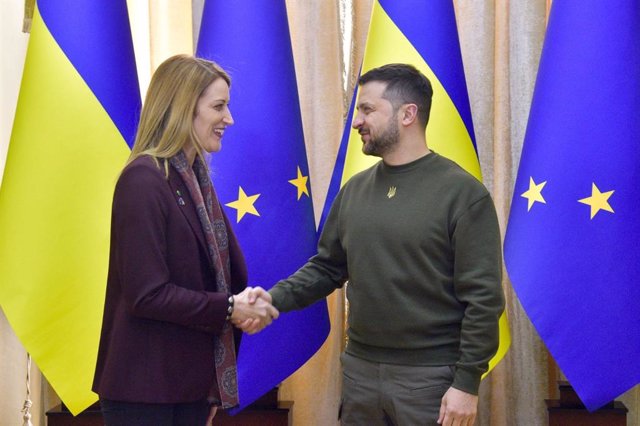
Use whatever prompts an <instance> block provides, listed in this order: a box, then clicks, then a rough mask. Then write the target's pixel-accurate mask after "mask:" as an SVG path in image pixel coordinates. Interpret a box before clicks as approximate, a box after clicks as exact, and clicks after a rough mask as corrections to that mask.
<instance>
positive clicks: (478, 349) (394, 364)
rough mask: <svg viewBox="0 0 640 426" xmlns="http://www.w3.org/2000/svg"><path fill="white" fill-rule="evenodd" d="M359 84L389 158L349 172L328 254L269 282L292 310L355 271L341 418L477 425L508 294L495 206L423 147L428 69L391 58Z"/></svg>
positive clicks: (368, 120)
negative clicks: (481, 385) (483, 386)
mask: <svg viewBox="0 0 640 426" xmlns="http://www.w3.org/2000/svg"><path fill="white" fill-rule="evenodd" d="M359 84H360V86H361V89H360V95H359V99H358V103H357V109H358V113H357V115H356V117H355V119H354V121H353V127H354V128H355V129H357V130H358V132H359V133H360V135H361V138H362V142H363V147H362V150H363V152H364V153H365V154H367V155H375V156H378V157H381V158H382V161H381V162H378V163H377V164H376V165H374V166H373V167H371V168H369V169H368V170H365V171H363V172H361V173H359V174H357V175H356V176H354V177H353V178H351V179H350V180H349V181H348V182H347V183H346V184H345V185H344V187H343V188H342V190H341V191H340V193H339V194H338V196H337V197H336V199H335V201H334V203H333V206H332V208H331V212H330V214H329V216H328V219H327V221H326V224H325V226H324V229H323V232H322V235H321V237H320V241H319V243H318V254H317V255H316V256H314V257H312V258H311V259H310V260H309V262H308V263H307V264H305V265H304V266H303V267H302V268H301V269H300V270H298V271H297V272H296V273H295V274H293V275H292V276H291V277H289V278H287V279H286V280H283V281H280V282H279V283H278V284H277V285H276V286H274V287H273V288H272V289H271V290H270V291H269V293H270V294H271V296H272V302H273V305H274V306H275V307H276V308H277V309H278V310H280V311H282V312H287V311H291V310H294V309H301V308H304V307H305V306H308V305H310V304H312V303H313V302H315V301H316V300H318V299H321V298H323V297H325V296H327V295H329V294H330V293H331V292H332V291H333V290H335V289H336V288H338V287H341V286H342V285H343V283H344V282H345V280H346V279H348V280H349V284H348V286H347V298H348V300H349V319H348V320H349V329H348V337H349V340H348V344H347V347H346V349H345V352H344V354H343V355H342V366H343V394H342V407H341V418H342V424H343V425H364V424H367V425H424V424H436V422H437V423H438V424H444V425H456V426H457V425H465V426H466V425H472V424H473V422H474V420H475V416H476V411H477V403H478V397H477V392H478V386H479V383H480V378H481V375H482V373H484V372H485V371H486V370H487V366H488V362H489V359H491V357H492V356H493V355H494V354H495V352H496V350H497V347H498V318H499V316H500V314H501V313H502V311H503V308H504V301H503V295H502V288H501V269H502V268H501V264H502V263H501V248H500V233H499V229H498V222H497V217H496V213H495V208H494V205H493V202H492V200H491V197H490V195H489V193H488V192H487V190H486V189H485V187H484V186H483V185H482V184H481V183H480V182H478V181H477V180H476V179H475V178H474V177H473V176H471V175H469V174H468V173H467V172H465V171H464V170H463V169H462V168H460V167H459V166H457V165H456V164H455V163H453V162H452V161H450V160H447V159H445V158H444V157H441V156H439V155H438V154H436V153H434V152H432V151H430V150H429V148H428V147H427V141H426V136H425V129H426V125H427V122H428V119H429V111H430V107H431V97H432V94H433V91H432V88H431V84H430V83H429V80H428V79H427V78H426V77H425V76H424V75H422V74H421V73H420V72H419V71H418V70H416V69H415V68H414V67H412V66H410V65H404V64H390V65H385V66H382V67H380V68H376V69H372V70H371V71H369V72H367V73H366V74H364V75H363V76H362V77H361V78H360V80H359Z"/></svg>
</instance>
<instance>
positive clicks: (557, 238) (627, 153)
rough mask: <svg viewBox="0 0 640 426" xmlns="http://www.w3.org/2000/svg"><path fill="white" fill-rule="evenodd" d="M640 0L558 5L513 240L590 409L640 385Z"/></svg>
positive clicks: (531, 293)
mask: <svg viewBox="0 0 640 426" xmlns="http://www.w3.org/2000/svg"><path fill="white" fill-rule="evenodd" d="M639 40H640V0H621V1H617V2H615V3H613V4H610V3H608V2H602V1H597V0H589V1H582V2H563V1H557V2H554V3H553V6H552V9H551V14H550V18H549V25H548V28H547V34H546V38H545V42H544V47H543V50H542V58H541V61H540V68H539V71H538V78H537V81H536V87H535V91H534V95H533V104H532V106H531V111H530V114H529V123H528V127H527V131H526V135H525V141H524V147H523V150H522V156H521V158H520V168H519V170H518V178H517V180H516V184H515V190H514V194H513V202H512V205H511V215H510V217H509V226H508V228H507V235H506V239H505V261H506V264H507V271H508V272H509V276H510V277H511V280H512V282H513V287H514V288H515V290H516V293H517V295H518V297H519V298H520V301H521V302H522V306H523V307H524V309H525V311H526V312H527V314H528V315H529V318H530V319H531V321H532V322H533V325H534V326H535V327H536V329H537V330H538V333H540V336H541V337H542V339H543V340H544V342H545V343H546V345H547V347H548V348H549V351H550V352H551V354H552V356H553V358H554V359H555V360H556V362H557V363H558V365H559V366H560V368H561V370H562V371H563V373H564V374H565V376H566V377H567V379H568V380H569V381H570V383H571V384H572V385H573V387H574V388H575V390H576V391H577V393H578V395H579V396H580V398H581V399H582V401H583V402H584V404H585V405H586V407H587V408H588V409H590V410H594V409H597V408H598V407H600V406H602V405H604V404H605V403H607V402H609V401H610V400H612V399H613V398H615V397H617V396H618V395H620V394H621V393H623V392H625V391H626V390H627V389H630V388H631V387H633V386H634V385H636V384H637V383H640V364H639V363H638V360H639V359H640V304H639V303H638V301H640V285H638V280H639V277H640V251H639V250H638V242H640V145H639V144H638V129H640V42H639Z"/></svg>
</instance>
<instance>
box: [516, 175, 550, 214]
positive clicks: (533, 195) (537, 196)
mask: <svg viewBox="0 0 640 426" xmlns="http://www.w3.org/2000/svg"><path fill="white" fill-rule="evenodd" d="M546 184H547V181H546V180H545V181H544V182H542V183H539V184H537V185H536V183H535V182H534V181H533V177H531V176H529V189H528V190H527V191H525V192H523V193H522V195H521V197H524V198H526V199H527V200H528V201H529V202H528V204H527V211H529V210H531V207H533V203H535V202H536V201H537V202H539V203H543V204H547V202H546V201H545V199H544V197H543V196H542V188H544V186H545V185H546Z"/></svg>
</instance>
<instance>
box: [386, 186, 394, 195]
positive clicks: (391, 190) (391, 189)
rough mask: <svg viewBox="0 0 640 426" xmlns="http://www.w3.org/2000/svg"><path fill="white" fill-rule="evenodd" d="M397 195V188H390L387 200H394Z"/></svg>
mask: <svg viewBox="0 0 640 426" xmlns="http://www.w3.org/2000/svg"><path fill="white" fill-rule="evenodd" d="M395 195H396V187H395V186H390V187H389V192H387V198H393V197H395Z"/></svg>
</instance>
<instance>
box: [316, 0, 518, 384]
mask: <svg viewBox="0 0 640 426" xmlns="http://www.w3.org/2000/svg"><path fill="white" fill-rule="evenodd" d="M389 63H408V64H412V65H413V66H415V67H416V68H418V69H419V70H420V71H421V72H422V73H423V74H425V75H426V76H427V77H428V78H429V80H430V81H431V84H432V86H433V103H432V109H431V116H430V119H429V125H428V126H427V134H426V136H427V143H428V145H429V148H431V149H433V150H434V151H435V152H437V153H438V154H440V155H443V156H445V157H447V158H449V159H451V160H453V161H455V162H456V163H458V164H459V165H460V166H461V167H463V168H464V169H465V170H466V171H468V172H469V173H471V174H472V175H473V176H475V177H476V178H477V179H479V180H482V175H481V171H480V164H479V162H478V155H477V152H476V148H475V142H474V138H475V137H474V135H473V124H472V121H471V111H470V107H469V99H468V95H467V91H466V83H465V79H464V70H463V67H462V59H461V54H460V45H459V41H458V34H457V29H456V22H455V14H454V9H453V3H452V2H450V1H423V0H374V2H373V10H372V16H371V23H370V26H369V33H368V37H367V43H366V47H365V52H364V58H363V63H362V68H361V73H362V74H364V73H365V72H367V71H369V70H370V69H372V68H376V67H379V66H382V65H384V64H389ZM356 98H357V89H356V91H355V92H354V97H353V102H352V105H351V110H350V112H349V115H348V119H347V122H346V124H345V131H344V134H343V138H342V143H341V146H340V150H339V152H338V158H337V160H336V166H335V169H334V173H333V177H332V181H331V184H330V187H329V193H328V195H327V202H326V204H325V209H324V211H323V215H322V219H321V222H320V223H321V226H322V224H323V223H324V219H325V218H326V215H327V214H328V211H329V208H330V206H331V203H332V202H333V199H334V198H335V196H336V195H337V193H338V191H339V189H340V187H341V186H342V185H344V183H345V182H346V181H348V180H349V179H350V178H351V177H352V176H353V175H355V174H356V173H358V172H360V171H362V170H364V169H366V168H368V167H370V166H372V165H373V164H375V163H376V162H377V161H379V159H378V158H376V157H371V156H366V155H364V154H363V153H362V142H361V140H360V136H359V134H358V131H357V130H354V129H352V128H351V123H352V122H353V118H354V117H355V111H354V105H355V101H356ZM510 344H511V336H510V333H509V326H508V321H507V317H506V312H505V313H503V315H502V316H501V318H500V346H499V348H498V352H497V353H496V355H495V356H494V358H493V359H492V360H491V361H490V363H489V371H491V369H492V368H493V367H494V366H495V365H496V364H497V363H498V362H499V361H500V360H501V359H502V358H503V357H504V355H505V354H506V352H507V350H508V349H509V346H510ZM487 374H488V372H487ZM485 375H486V374H485Z"/></svg>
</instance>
